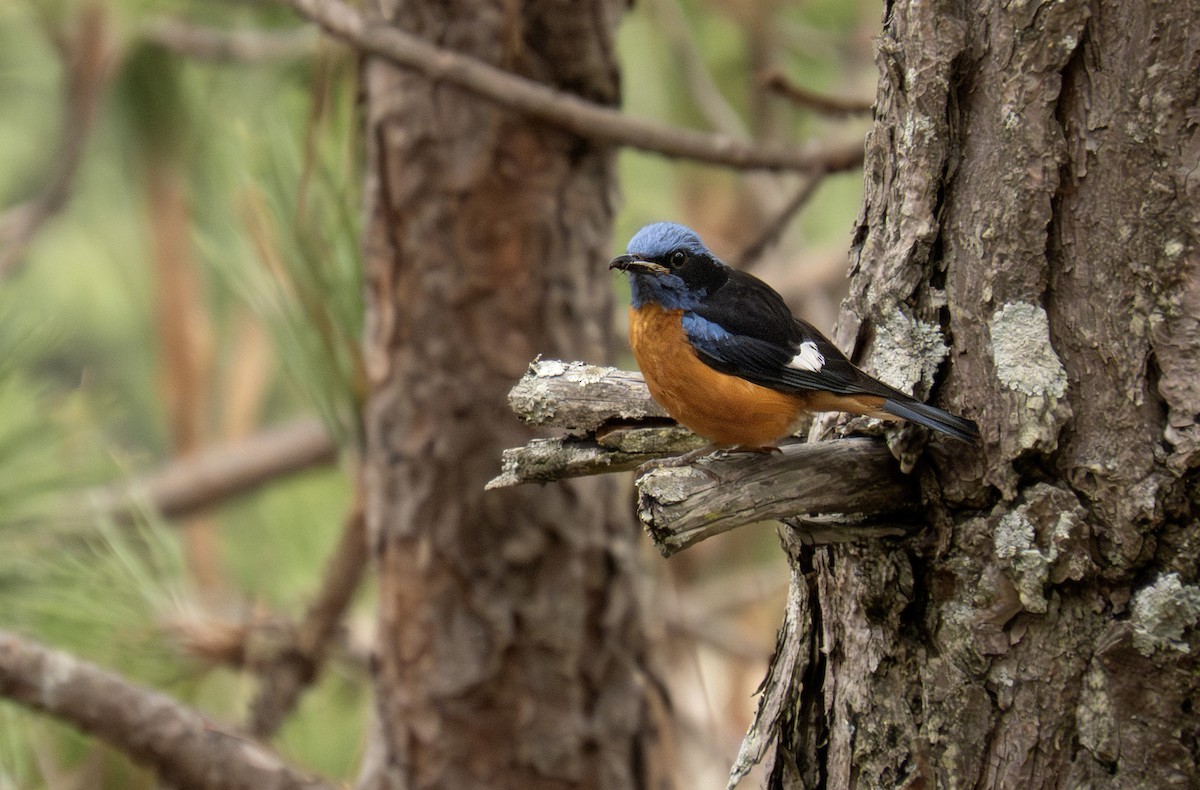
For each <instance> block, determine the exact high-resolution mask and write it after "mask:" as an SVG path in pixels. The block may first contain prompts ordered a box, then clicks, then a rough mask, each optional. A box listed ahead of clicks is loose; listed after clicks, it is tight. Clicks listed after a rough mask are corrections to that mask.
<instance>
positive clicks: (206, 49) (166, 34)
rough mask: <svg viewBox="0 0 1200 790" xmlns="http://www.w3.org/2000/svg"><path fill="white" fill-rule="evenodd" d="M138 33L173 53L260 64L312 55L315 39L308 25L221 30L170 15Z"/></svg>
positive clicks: (198, 57) (201, 58) (226, 61)
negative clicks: (269, 28) (289, 28)
mask: <svg viewBox="0 0 1200 790" xmlns="http://www.w3.org/2000/svg"><path fill="white" fill-rule="evenodd" d="M142 36H143V37H144V38H145V39H146V40H147V41H151V42H153V43H155V44H157V45H158V46H160V47H162V48H163V49H166V50H168V51H170V52H174V53H175V54H177V55H182V56H184V57H188V58H194V59H196V60H210V61H215V62H218V63H251V64H253V63H263V62H266V61H274V60H294V59H297V58H306V57H310V56H312V55H313V54H314V53H315V52H316V51H317V38H316V36H314V35H313V33H312V30H311V29H309V28H307V27H306V28H297V29H292V30H250V29H246V28H238V29H234V30H222V29H220V28H215V27H206V26H204V25H198V24H194V23H192V22H187V21H184V20H182V19H177V18H174V17H159V18H156V19H152V20H150V21H149V22H147V23H146V25H145V26H144V27H143V28H142Z"/></svg>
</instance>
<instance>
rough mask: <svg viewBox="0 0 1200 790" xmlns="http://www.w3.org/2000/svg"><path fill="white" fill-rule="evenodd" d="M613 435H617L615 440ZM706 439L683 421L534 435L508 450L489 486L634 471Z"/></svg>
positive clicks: (504, 486) (506, 485) (544, 481)
mask: <svg viewBox="0 0 1200 790" xmlns="http://www.w3.org/2000/svg"><path fill="white" fill-rule="evenodd" d="M613 437H616V438H617V441H616V443H615V444H614V443H613V441H614V439H613ZM703 444H704V440H703V439H701V438H700V437H699V436H696V434H694V433H692V432H691V431H689V430H687V429H686V428H681V427H679V426H663V427H656V428H622V429H620V430H618V431H614V432H612V433H611V434H609V436H606V437H601V438H599V439H597V438H575V437H571V436H564V437H561V438H556V439H534V440H533V441H531V442H530V443H529V444H527V445H525V446H524V447H514V448H512V449H509V450H505V451H504V453H503V454H502V455H501V457H500V474H498V475H497V476H496V477H494V478H492V480H491V481H489V482H488V484H487V486H486V488H487V489H488V490H489V491H490V490H491V489H494V488H507V487H508V486H515V485H520V484H522V483H549V482H551V481H554V480H565V479H566V478H569V477H583V476H585V475H601V474H606V473H608V472H628V471H630V470H632V469H636V468H637V467H638V466H640V465H641V464H643V463H645V462H647V461H649V460H652V459H654V458H662V457H663V456H666V455H676V454H680V453H685V452H687V451H689V450H692V449H694V448H696V447H699V446H702V445H703Z"/></svg>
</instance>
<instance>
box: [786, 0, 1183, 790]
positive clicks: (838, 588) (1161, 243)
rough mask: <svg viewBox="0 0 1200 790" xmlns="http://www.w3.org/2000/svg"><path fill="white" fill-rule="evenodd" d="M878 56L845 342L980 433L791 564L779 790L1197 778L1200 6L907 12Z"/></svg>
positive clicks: (940, 6) (908, 2) (1123, 783)
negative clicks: (899, 507)
mask: <svg viewBox="0 0 1200 790" xmlns="http://www.w3.org/2000/svg"><path fill="white" fill-rule="evenodd" d="M879 64H880V69H881V72H882V80H881V83H880V89H879V94H878V103H877V108H876V124H875V128H874V130H873V132H872V134H871V135H870V137H869V139H868V146H867V159H866V195H865V202H864V208H863V212H862V215H861V217H860V220H859V222H858V227H857V232H856V237H855V241H854V255H855V266H854V272H853V285H852V293H851V298H850V300H849V301H848V303H847V306H846V310H845V311H844V314H843V316H842V322H841V325H840V327H839V340H840V341H842V343H843V346H844V347H845V346H854V347H855V348H856V357H857V358H858V359H860V360H862V361H863V362H864V364H866V366H867V367H868V368H874V369H875V370H877V371H879V372H880V373H882V374H885V375H886V374H889V373H890V374H893V375H892V377H893V378H897V379H900V380H901V381H900V383H903V379H905V378H907V379H908V381H909V383H911V382H912V381H919V384H918V387H917V389H918V395H924V394H926V393H927V392H928V391H929V387H930V385H931V384H932V383H933V381H932V379H933V378H934V374H935V373H936V374H937V375H936V378H937V384H936V387H935V388H934V390H935V396H936V398H935V399H936V400H937V401H938V402H940V403H941V404H943V405H945V406H947V407H949V408H951V409H952V410H955V411H959V412H962V413H965V414H967V415H969V416H972V417H975V418H977V419H978V420H979V422H980V425H981V428H982V430H983V433H984V437H985V442H984V444H983V446H982V447H981V448H979V449H978V450H975V449H972V448H967V447H964V446H963V445H960V444H957V443H952V442H944V441H937V442H935V443H933V444H931V446H930V447H929V448H928V452H927V454H926V456H925V461H924V462H923V464H922V466H921V467H920V470H919V471H920V474H921V475H922V478H921V479H922V483H923V489H924V496H925V499H926V501H927V502H928V513H929V519H930V527H929V528H928V530H927V540H925V541H920V542H918V541H911V540H908V541H900V542H895V543H892V544H889V545H881V544H880V543H872V544H869V545H859V546H834V547H828V548H820V549H816V550H812V549H809V550H804V549H799V550H798V552H797V555H796V556H794V560H796V561H797V562H798V563H799V566H800V567H801V568H802V569H805V568H807V569H813V570H815V573H814V574H812V590H811V592H812V593H813V599H814V600H813V602H812V616H813V617H814V618H815V619H816V622H817V623H818V629H817V634H818V636H817V637H816V639H817V640H818V644H819V646H820V648H821V649H820V650H814V651H812V653H811V656H812V658H813V660H811V661H810V662H809V664H808V672H807V674H806V676H805V684H806V686H807V691H808V700H807V702H805V703H802V705H801V707H800V708H799V709H797V710H795V711H794V712H793V716H792V717H791V721H792V724H790V725H789V726H790V728H791V729H790V730H789V731H786V732H783V733H781V743H782V744H783V745H782V746H781V747H780V749H779V753H778V754H777V757H776V760H775V765H774V774H773V775H774V777H775V780H776V783H777V784H782V785H791V786H814V785H819V786H828V787H872V788H874V787H898V786H904V787H1001V788H1013V787H1021V788H1026V787H1035V788H1036V787H1113V788H1116V787H1126V788H1127V787H1167V786H1180V787H1183V786H1186V787H1197V786H1200V770H1198V769H1197V764H1198V762H1200V749H1198V745H1197V739H1198V737H1200V710H1198V709H1200V704H1198V703H1200V662H1198V660H1197V656H1198V655H1200V633H1198V631H1197V629H1196V626H1197V621H1198V620H1200V586H1197V581H1198V574H1200V563H1198V555H1200V535H1198V533H1197V512H1198V505H1200V496H1198V494H1197V491H1198V486H1197V482H1198V480H1200V475H1198V473H1197V467H1198V466H1200V427H1198V425H1197V421H1198V420H1200V318H1198V316H1200V263H1198V262H1200V250H1198V247H1197V239H1196V228H1197V227H1200V131H1198V129H1200V127H1198V125H1197V122H1198V120H1200V118H1198V116H1197V99H1198V95H1200V81H1198V80H1197V74H1198V73H1200V3H1198V2H1197V0H1171V1H1170V2H1167V1H1158V2H1131V1H1130V0H1125V2H1101V1H1098V0H1096V1H1093V2H1086V0H1063V1H1062V2H1031V3H1001V2H998V0H984V1H983V2H979V3H960V2H953V1H952V0H934V2H917V1H916V0H900V1H898V2H893V3H890V4H889V5H888V9H887V11H886V18H885V31H884V34H883V36H882V39H881V42H880V52H879ZM934 330H936V331H934ZM937 332H940V334H941V337H942V339H943V340H944V341H945V343H946V345H948V346H950V351H949V354H948V356H947V362H948V364H944V365H941V366H940V367H939V364H938V363H939V358H940V355H939V353H938V352H939V351H940V348H939V344H937V343H936V342H934V343H932V344H931V343H929V342H926V343H925V344H924V348H925V350H926V352H928V351H929V350H930V349H932V352H933V353H932V356H930V354H929V353H925V354H922V355H915V354H909V353H906V352H910V351H911V350H912V349H914V348H915V347H916V346H917V343H916V341H917V340H918V339H925V340H926V341H928V339H929V338H930V337H936V335H937ZM894 383H895V382H894ZM806 552H807V553H806ZM798 576H799V575H798ZM800 578H802V577H800ZM813 694H820V695H822V697H823V701H822V702H819V703H817V704H815V705H814V704H812V695H813Z"/></svg>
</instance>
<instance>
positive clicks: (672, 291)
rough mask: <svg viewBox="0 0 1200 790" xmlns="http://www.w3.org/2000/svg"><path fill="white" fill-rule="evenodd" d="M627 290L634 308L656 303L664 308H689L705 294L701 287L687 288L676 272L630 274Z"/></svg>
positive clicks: (696, 303) (698, 303)
mask: <svg viewBox="0 0 1200 790" xmlns="http://www.w3.org/2000/svg"><path fill="white" fill-rule="evenodd" d="M629 291H630V295H631V297H632V300H633V306H634V309H637V308H639V307H642V306H643V305H646V304H657V305H659V306H661V307H662V308H663V309H664V310H691V309H693V308H695V307H699V306H700V302H701V301H703V300H704V297H705V296H706V295H707V291H706V290H705V289H703V288H691V289H689V288H688V286H687V284H686V283H684V281H683V278H682V277H680V276H679V275H677V274H632V275H631V276H630V278H629Z"/></svg>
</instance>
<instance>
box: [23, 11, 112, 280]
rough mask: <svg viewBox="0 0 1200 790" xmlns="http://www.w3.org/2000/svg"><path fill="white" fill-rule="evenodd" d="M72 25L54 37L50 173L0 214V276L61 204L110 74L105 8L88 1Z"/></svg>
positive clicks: (67, 194) (70, 185)
mask: <svg viewBox="0 0 1200 790" xmlns="http://www.w3.org/2000/svg"><path fill="white" fill-rule="evenodd" d="M74 24H75V30H73V31H72V32H71V33H68V34H67V35H65V36H64V37H63V39H62V40H61V41H58V42H57V43H58V50H59V54H60V56H61V58H62V62H63V66H64V74H63V79H64V80H65V83H66V85H65V90H64V91H63V105H62V122H61V124H60V127H61V132H60V134H61V138H60V140H59V144H58V150H57V151H56V152H55V155H54V158H53V160H52V161H53V162H54V172H53V174H52V175H51V176H50V178H49V180H48V182H47V184H46V187H45V189H43V190H42V193H41V194H40V195H38V196H37V197H35V198H33V199H31V200H28V201H26V202H25V203H21V204H20V205H17V206H13V207H12V208H9V209H8V210H6V211H5V212H3V213H2V214H0V278H3V277H5V276H7V275H9V274H11V273H12V272H13V271H15V270H16V269H17V268H18V267H19V266H20V265H21V263H22V262H23V261H24V256H25V251H26V250H27V249H28V248H29V244H30V242H32V241H33V238H34V236H35V235H36V234H37V232H38V230H39V229H40V228H41V227H42V225H44V224H45V223H46V222H48V221H49V220H50V219H51V218H52V217H54V216H55V215H56V214H58V213H59V212H60V211H62V209H63V207H64V206H66V204H67V200H68V199H69V198H70V196H71V189H72V187H73V186H74V184H75V178H76V175H77V174H78V172H79V165H80V163H81V162H82V161H83V151H84V148H85V147H86V145H87V141H88V138H89V137H90V135H91V131H92V126H93V124H94V122H95V119H96V111H97V109H98V107H99V105H100V99H101V98H102V97H103V96H104V86H105V85H106V84H107V82H108V78H109V76H110V75H111V73H112V66H113V63H114V61H115V57H114V52H113V47H112V45H111V42H110V41H109V29H108V21H107V12H106V10H105V8H104V7H103V6H102V5H101V4H99V3H93V4H88V5H87V6H86V7H85V8H84V9H83V10H82V11H81V12H80V13H79V14H78V17H77V19H76V20H74Z"/></svg>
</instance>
